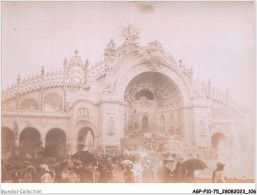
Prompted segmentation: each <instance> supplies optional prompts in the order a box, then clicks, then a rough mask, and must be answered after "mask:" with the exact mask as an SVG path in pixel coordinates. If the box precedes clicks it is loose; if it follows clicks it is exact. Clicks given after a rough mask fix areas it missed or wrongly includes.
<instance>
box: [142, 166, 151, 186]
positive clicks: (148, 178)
mask: <svg viewBox="0 0 257 195" xmlns="http://www.w3.org/2000/svg"><path fill="white" fill-rule="evenodd" d="M142 178H143V182H144V183H147V182H150V181H151V170H150V167H149V166H147V165H145V166H144V169H143V172H142Z"/></svg>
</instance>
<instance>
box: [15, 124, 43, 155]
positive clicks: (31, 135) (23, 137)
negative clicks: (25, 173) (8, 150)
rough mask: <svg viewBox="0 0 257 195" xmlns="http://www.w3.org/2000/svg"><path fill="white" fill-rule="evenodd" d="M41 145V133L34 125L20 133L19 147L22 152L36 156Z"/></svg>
mask: <svg viewBox="0 0 257 195" xmlns="http://www.w3.org/2000/svg"><path fill="white" fill-rule="evenodd" d="M40 146H41V141H40V133H39V131H38V130H37V129H35V128H33V127H28V128H26V129H24V130H23V131H22V132H21V134H20V139H19V149H20V152H21V154H26V155H28V154H30V155H31V156H32V157H35V155H36V153H37V151H38V150H39V148H40Z"/></svg>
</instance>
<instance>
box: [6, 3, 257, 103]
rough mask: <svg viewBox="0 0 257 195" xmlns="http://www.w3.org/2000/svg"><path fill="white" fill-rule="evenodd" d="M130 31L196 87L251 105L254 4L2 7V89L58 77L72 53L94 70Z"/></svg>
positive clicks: (76, 4) (35, 4)
mask: <svg viewBox="0 0 257 195" xmlns="http://www.w3.org/2000/svg"><path fill="white" fill-rule="evenodd" d="M129 23H132V24H135V25H137V26H139V27H140V31H141V34H140V39H139V43H140V45H146V44H147V43H148V42H151V41H154V40H158V41H159V42H160V43H162V45H163V47H164V49H165V50H166V51H168V52H170V53H171V55H172V56H173V57H174V58H175V60H176V61H178V60H179V59H182V60H183V62H184V64H185V65H186V66H188V67H192V68H193V70H194V74H195V75H197V76H198V77H199V79H200V80H202V81H206V82H207V81H208V79H209V78H210V79H211V81H212V83H213V85H214V86H215V87H217V88H219V89H221V90H224V91H225V90H226V88H228V89H229V91H230V94H231V96H233V97H234V98H235V99H236V100H238V101H239V102H240V103H241V104H242V105H253V95H254V2H158V3H156V2H155V3H149V2H137V3H135V2H2V87H3V88H6V87H7V86H8V85H10V84H11V83H14V82H16V78H17V74H21V77H22V78H24V77H27V76H29V75H32V74H37V73H40V69H41V66H43V65H44V66H45V69H46V70H61V69H62V68H63V67H62V63H63V59H64V57H68V58H70V57H71V56H73V52H74V50H76V49H77V50H79V51H80V52H79V55H80V56H81V57H82V58H83V59H85V58H88V59H89V62H90V63H91V64H95V63H96V62H97V61H100V60H102V59H103V51H104V49H105V47H106V44H107V42H109V40H110V39H111V38H113V39H114V41H115V42H116V44H117V45H120V44H121V43H122V42H123V40H122V38H121V37H120V32H119V30H118V27H119V26H121V25H126V24H129Z"/></svg>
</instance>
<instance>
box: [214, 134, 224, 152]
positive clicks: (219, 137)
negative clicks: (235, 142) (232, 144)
mask: <svg viewBox="0 0 257 195" xmlns="http://www.w3.org/2000/svg"><path fill="white" fill-rule="evenodd" d="M225 140H226V136H225V135H224V134H223V133H221V132H217V133H214V134H213V135H212V137H211V142H212V148H213V149H214V150H217V149H218V146H219V144H220V142H221V141H225Z"/></svg>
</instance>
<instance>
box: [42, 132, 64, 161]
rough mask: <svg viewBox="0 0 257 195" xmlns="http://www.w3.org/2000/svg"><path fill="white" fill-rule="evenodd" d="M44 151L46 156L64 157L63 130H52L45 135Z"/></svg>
mask: <svg viewBox="0 0 257 195" xmlns="http://www.w3.org/2000/svg"><path fill="white" fill-rule="evenodd" d="M45 151H46V155H47V156H51V157H65V155H66V135H65V133H64V131H63V130H61V129H58V128H54V129H51V130H50V131H48V133H47V134H46V142H45Z"/></svg>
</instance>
